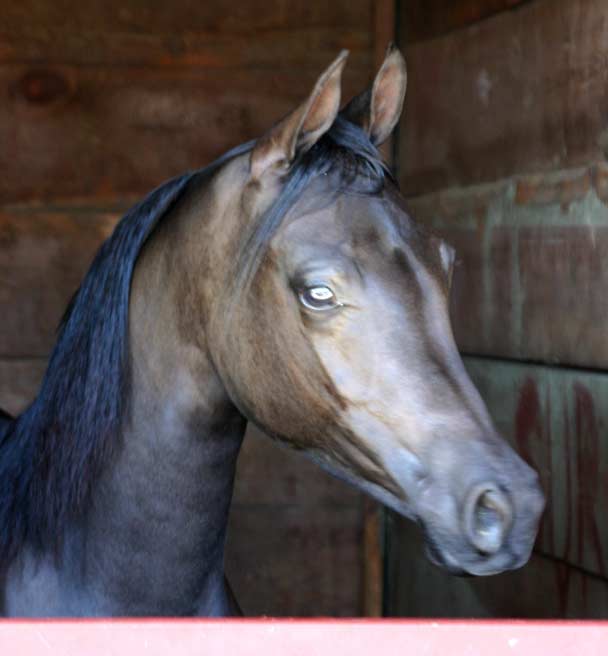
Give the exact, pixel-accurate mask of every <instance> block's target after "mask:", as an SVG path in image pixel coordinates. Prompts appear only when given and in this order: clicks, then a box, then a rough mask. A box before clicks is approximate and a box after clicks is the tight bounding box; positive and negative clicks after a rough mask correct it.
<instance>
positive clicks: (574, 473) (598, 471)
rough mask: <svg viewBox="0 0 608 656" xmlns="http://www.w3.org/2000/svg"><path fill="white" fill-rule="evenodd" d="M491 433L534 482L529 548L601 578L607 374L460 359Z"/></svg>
mask: <svg viewBox="0 0 608 656" xmlns="http://www.w3.org/2000/svg"><path fill="white" fill-rule="evenodd" d="M465 364H466V366H467V369H468V370H469V372H470V374H471V377H472V379H473V382H474V383H475V384H476V385H477V387H478V389H479V391H480V392H481V395H482V396H483V397H484V399H485V401H486V403H487V404H488V407H489V410H490V414H491V415H492V417H493V419H494V421H495V423H496V425H497V427H498V429H499V431H500V432H501V434H502V435H503V436H505V438H507V439H508V440H509V442H510V443H511V444H512V445H513V447H514V448H515V449H516V450H517V451H518V452H519V453H520V454H521V455H522V457H523V458H524V459H525V460H526V461H528V462H529V463H530V464H531V465H532V466H533V467H534V468H535V469H536V470H537V471H538V472H539V474H540V478H541V484H542V487H543V489H544V491H545V494H546V495H547V507H546V510H545V514H544V517H543V522H542V528H541V532H540V536H539V539H538V541H537V548H538V549H539V550H540V551H542V552H543V553H545V554H548V555H551V556H553V557H555V558H558V559H560V560H563V561H565V562H568V563H571V564H573V565H576V566H579V567H582V568H584V569H585V570H587V571H588V572H593V573H595V574H598V575H601V576H603V577H608V523H607V522H606V517H607V516H608V443H606V441H605V440H604V439H603V436H604V434H605V432H606V428H607V427H608V374H606V373H590V372H584V371H578V370H575V369H560V368H552V367H543V366H536V365H526V364H522V363H509V362H499V361H492V360H489V359H480V358H466V359H465Z"/></svg>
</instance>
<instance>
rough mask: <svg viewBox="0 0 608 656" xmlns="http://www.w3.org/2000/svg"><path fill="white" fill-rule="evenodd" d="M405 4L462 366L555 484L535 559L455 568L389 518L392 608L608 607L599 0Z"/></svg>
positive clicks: (416, 102) (403, 156)
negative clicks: (497, 569)
mask: <svg viewBox="0 0 608 656" xmlns="http://www.w3.org/2000/svg"><path fill="white" fill-rule="evenodd" d="M447 4H448V3H443V2H440V1H439V0H430V1H427V2H401V3H400V6H401V14H400V15H401V21H400V25H399V30H400V34H401V39H402V42H403V44H404V45H405V51H406V57H407V60H408V70H409V80H408V99H407V105H406V116H405V120H404V121H403V123H402V129H401V134H400V140H399V145H398V151H399V156H398V163H399V169H400V179H401V183H402V186H403V189H404V190H405V192H406V194H407V196H408V197H409V205H410V208H411V211H412V214H413V215H414V216H416V217H417V218H419V219H421V220H424V221H426V222H427V223H429V224H430V225H432V226H433V227H434V228H435V229H436V230H437V232H439V233H441V234H442V235H444V236H445V237H446V238H447V239H448V240H449V241H450V242H451V243H452V244H453V245H454V246H456V248H457V250H458V265H457V267H456V274H455V280H454V292H453V299H452V314H453V321H454V328H455V333H456V337H457V341H458V344H459V347H460V348H461V350H462V351H463V353H464V354H465V356H466V357H465V362H466V365H467V367H468V369H469V371H470V373H471V375H472V378H473V380H474V381H475V382H476V384H477V385H478V387H479V389H480V391H481V392H482V395H483V396H484V397H485V399H486V401H487V402H488V405H489V408H490V410H491V412H492V414H493V416H494V418H495V420H496V423H497V425H498V427H499V428H500V429H501V431H502V432H503V434H504V435H505V436H506V437H507V438H508V439H509V440H510V441H511V442H512V444H513V445H514V446H515V448H516V449H518V450H519V452H520V453H521V454H522V455H523V456H524V457H525V458H526V459H527V460H528V461H529V462H530V463H531V464H532V465H533V466H534V467H535V468H536V469H537V470H538V471H539V472H540V475H541V480H542V483H543V487H544V489H545V491H546V493H547V495H548V502H549V503H548V507H547V510H546V512H545V516H544V521H543V525H542V530H541V533H540V536H539V539H538V541H537V545H536V554H535V556H534V559H533V561H532V562H531V563H530V564H529V565H528V566H527V567H525V568H524V569H522V570H520V571H519V572H515V573H511V574H506V575H502V576H499V577H494V578H490V579H482V580H479V579H478V580H474V579H467V580H457V579H453V578H450V577H447V576H446V575H444V574H442V573H441V572H440V571H439V570H437V569H436V568H433V567H432V566H431V565H429V564H427V563H426V562H425V561H424V559H423V557H422V556H421V548H420V545H419V544H417V542H416V541H417V540H418V536H417V534H416V532H415V530H412V528H411V527H410V526H409V525H407V524H406V523H404V522H401V521H399V520H398V519H397V518H392V519H391V529H390V531H389V535H390V554H389V562H390V566H389V575H388V577H387V580H388V581H389V582H390V590H389V594H388V609H389V612H390V613H391V614H402V615H435V616H496V615H499V616H500V615H502V616H523V617H608V520H607V518H608V441H607V430H608V371H607V370H608V294H607V293H606V288H607V287H608V165H607V164H606V157H607V156H608V3H606V2H604V1H603V0H529V1H527V2H524V1H519V2H518V1H517V0H492V1H490V0H486V1H485V2H484V1H483V0H455V1H454V2H451V3H449V5H450V8H449V9H448V8H447V7H446V5H447Z"/></svg>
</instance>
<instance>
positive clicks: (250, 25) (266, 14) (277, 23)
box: [0, 0, 375, 47]
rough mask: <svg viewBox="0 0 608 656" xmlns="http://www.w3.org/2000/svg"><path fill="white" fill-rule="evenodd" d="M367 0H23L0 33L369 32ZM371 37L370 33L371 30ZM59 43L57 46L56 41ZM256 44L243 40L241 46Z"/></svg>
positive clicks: (10, 10)
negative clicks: (229, 0)
mask: <svg viewBox="0 0 608 656" xmlns="http://www.w3.org/2000/svg"><path fill="white" fill-rule="evenodd" d="M374 4H375V3H373V2H371V0H364V1H360V0H359V1H355V2H352V1H349V0H335V1H334V2H331V3H327V2H309V1H304V0H296V1H295V2H294V0H264V2H255V1H253V2H239V3H235V4H234V6H231V7H230V10H229V11H228V10H227V8H226V5H225V3H224V2H223V1H222V0H207V1H206V2H204V3H199V2H197V1H196V0H176V1H175V2H172V3H171V4H167V3H164V2H159V1H158V0H153V1H151V2H139V1H136V2H133V1H131V2H124V0H106V2H104V3H98V2H95V1H94V0H83V1H82V2H79V3H76V2H73V0H57V1H56V2H52V3H48V2H45V1H44V0H24V1H23V2H20V3H12V4H8V5H6V6H3V7H2V25H1V27H0V35H2V36H5V35H10V34H27V33H29V32H30V31H32V32H34V31H40V32H44V31H51V30H53V29H56V30H62V31H66V32H70V33H72V34H74V35H76V34H78V33H83V32H94V33H106V34H110V35H114V34H125V33H131V34H133V35H138V34H165V35H170V34H176V33H184V32H185V33H188V34H196V33H200V34H205V33H212V34H228V35H242V36H245V35H255V36H256V37H258V36H260V35H263V34H264V33H265V32H269V31H285V30H294V29H297V28H299V27H301V28H306V29H309V30H312V29H315V28H318V27H319V26H324V27H328V28H333V29H336V30H344V31H347V30H352V29H366V30H367V31H369V28H370V23H371V18H372V11H373V5H374ZM370 37H371V34H370ZM55 45H56V46H57V47H61V44H55ZM245 45H247V47H255V44H251V43H247V44H243V46H245Z"/></svg>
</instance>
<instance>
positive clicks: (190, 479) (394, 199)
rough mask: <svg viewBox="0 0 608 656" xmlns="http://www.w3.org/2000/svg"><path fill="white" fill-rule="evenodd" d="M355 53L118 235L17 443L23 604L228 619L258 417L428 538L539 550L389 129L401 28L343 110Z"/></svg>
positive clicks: (1, 533) (398, 90)
mask: <svg viewBox="0 0 608 656" xmlns="http://www.w3.org/2000/svg"><path fill="white" fill-rule="evenodd" d="M347 54H348V53H347V52H346V51H343V52H341V53H340V55H339V56H338V57H337V59H336V60H335V61H334V62H333V63H332V64H331V65H330V66H329V67H328V68H327V69H326V70H325V71H324V73H323V74H322V75H321V76H320V77H319V78H318V80H317V82H316V84H315V85H314V87H313V89H312V91H311V92H310V93H309V95H308V96H307V98H306V99H305V100H304V101H303V102H302V103H301V104H300V105H299V106H297V107H296V108H295V109H294V110H293V111H292V112H291V113H290V114H288V115H287V116H286V117H285V118H283V119H282V120H281V121H279V122H278V123H277V124H275V125H274V127H272V128H271V129H270V130H269V131H268V132H266V133H265V134H264V135H262V136H261V137H260V138H258V139H256V140H254V141H251V142H248V143H246V144H242V145H240V146H237V147H236V148H234V149H233V150H231V151H229V152H228V153H226V154H225V155H224V156H222V157H220V158H219V159H218V160H217V161H216V162H214V163H213V164H211V165H209V166H207V167H206V168H203V169H200V170H198V171H194V172H190V173H186V174H184V175H182V176H179V177H177V178H174V179H172V180H170V181H168V182H166V183H165V184H163V185H162V186H160V187H159V188H157V189H156V190H154V191H152V192H151V193H150V194H149V195H148V196H147V197H146V198H145V199H144V200H143V201H141V202H140V203H139V204H138V205H136V206H135V207H134V208H133V209H131V210H130V211H129V212H128V213H127V214H126V215H125V216H124V217H123V219H122V220H121V221H120V222H119V223H118V225H117V227H116V229H115V230H114V232H113V233H112V235H111V236H110V237H109V238H108V240H107V241H106V242H105V243H104V244H103V245H102V246H101V248H100V250H99V252H98V253H97V255H96V257H95V258H94V260H93V263H92V265H91V268H90V270H89V271H88V273H87V274H86V276H85V277H84V279H83V281H82V283H81V285H80V288H79V289H78V291H77V293H76V294H75V295H74V297H73V299H72V301H71V302H70V304H69V306H68V309H67V311H66V313H65V315H64V317H63V320H62V323H61V326H60V330H59V334H58V338H57V342H56V345H55V347H54V350H53V352H52V355H51V357H50V360H49V365H48V369H47V371H46V374H45V376H44V379H43V382H42V385H41V388H40V391H39V393H38V395H37V397H36V398H35V399H34V401H33V402H32V404H31V405H30V406H29V407H28V408H27V409H26V410H25V412H23V414H21V415H20V416H18V417H16V418H15V419H9V418H4V419H3V421H2V428H1V429H0V431H1V438H0V564H1V567H0V568H1V569H2V576H3V582H2V590H1V593H0V598H1V600H2V601H1V602H0V603H1V604H2V612H3V613H4V614H5V615H7V616H46V617H51V616H55V617H56V616H192V615H194V616H226V615H233V614H238V613H239V607H238V604H237V602H236V600H235V598H234V595H233V594H232V592H231V590H230V586H229V584H228V582H227V580H226V577H225V574H224V542H225V535H226V524H227V518H228V513H229V507H230V500H231V494H232V489H233V480H234V474H235V463H236V459H237V455H238V453H239V448H240V446H241V442H242V439H243V434H244V430H245V426H246V422H247V421H250V422H253V423H254V424H255V425H257V426H258V427H259V428H261V429H262V430H263V431H264V432H265V433H266V434H268V435H269V436H270V437H271V438H273V439H276V440H279V441H280V442H282V443H284V444H287V445H289V446H291V447H293V448H295V449H297V450H299V451H301V452H302V453H303V454H305V455H306V456H307V457H309V458H312V459H313V460H314V461H316V462H317V463H318V464H319V465H320V466H321V467H323V468H325V469H327V470H328V471H329V472H331V473H332V474H334V475H335V476H337V477H339V478H341V479H343V480H344V481H346V482H348V483H350V484H353V485H355V486H356V487H358V488H359V489H361V490H363V491H364V492H366V493H368V494H370V495H371V496H372V497H374V498H376V499H377V500H379V501H380V502H382V503H383V504H385V505H386V506H388V507H389V508H392V509H393V510H395V511H396V512H397V513H400V514H401V515H403V516H405V517H408V518H410V519H412V520H414V521H416V522H418V523H419V524H420V526H421V528H422V530H423V531H424V534H425V536H426V543H427V552H428V556H429V557H430V558H431V560H432V561H433V562H435V563H436V564H437V565H439V566H441V567H444V568H445V569H446V570H447V571H449V572H452V573H454V574H465V575H490V574H495V573H498V572H501V571H504V570H508V569H512V568H516V567H521V566H522V565H524V564H525V563H526V561H527V560H528V558H529V557H530V553H531V550H532V547H533V543H534V540H535V536H536V531H537V526H538V522H539V517H540V515H541V512H542V509H543V505H544V497H543V493H542V491H541V489H540V487H539V482H538V476H537V474H536V472H534V471H533V470H532V469H531V468H530V467H529V466H528V465H527V464H526V463H525V462H524V461H523V460H522V459H521V458H520V457H519V456H518V455H517V454H516V453H515V452H514V451H513V450H512V449H511V448H510V447H509V446H508V445H507V443H506V442H505V441H504V440H503V439H502V438H501V437H500V436H499V434H498V433H497V431H496V429H495V427H494V425H493V423H492V420H491V418H490V416H489V413H488V411H487V409H486V407H485V405H484V403H483V401H482V399H481V398H480V396H479V394H478V392H477V390H476V389H475V387H474V385H473V384H472V382H471V380H470V379H469V377H468V375H467V373H466V371H465V368H464V365H463V363H462V360H461V358H460V355H459V353H458V350H457V347H456V345H455V342H454V338H453V336H452V331H451V327H450V321H449V313H448V297H449V290H450V285H451V276H452V270H453V265H454V251H453V249H452V248H451V247H450V246H449V245H448V244H447V243H445V242H443V241H442V240H441V239H440V238H439V237H437V236H435V235H433V234H432V233H431V232H430V231H428V230H427V229H426V228H425V227H424V226H423V225H419V224H417V223H416V222H415V221H414V220H413V219H412V218H411V217H410V215H409V214H408V211H407V208H406V204H405V201H404V198H403V197H402V195H401V194H400V192H399V189H398V185H397V182H396V181H395V179H394V178H393V176H392V174H391V172H390V170H389V168H388V167H387V165H386V164H385V162H384V161H383V159H382V157H381V155H380V152H379V150H378V147H379V146H380V145H381V144H382V143H383V142H384V141H385V140H386V139H387V138H388V137H389V135H390V134H391V132H392V130H393V128H394V127H395V126H396V124H397V122H398V120H399V117H400V115H401V111H402V107H403V103H404V97H405V89H406V80H407V76H406V68H405V61H404V59H403V57H402V55H401V53H400V52H399V50H398V49H396V48H395V47H394V46H390V47H389V49H388V51H387V54H386V57H385V59H384V62H383V64H382V65H381V67H380V69H379V71H378V73H377V75H376V77H375V78H374V80H373V83H372V84H371V86H370V87H369V88H368V89H366V90H365V91H364V92H362V93H361V94H360V95H359V96H356V97H355V98H354V99H352V100H351V101H350V102H349V103H348V104H346V105H345V106H344V107H343V108H342V109H341V74H342V70H343V68H344V65H345V62H346V58H347Z"/></svg>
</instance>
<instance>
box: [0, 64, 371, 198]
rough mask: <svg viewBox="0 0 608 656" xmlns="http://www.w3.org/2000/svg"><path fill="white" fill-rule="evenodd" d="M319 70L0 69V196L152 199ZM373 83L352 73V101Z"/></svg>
mask: <svg viewBox="0 0 608 656" xmlns="http://www.w3.org/2000/svg"><path fill="white" fill-rule="evenodd" d="M329 61H330V60H328V62H329ZM321 70H322V68H318V67H304V68H300V69H297V72H296V73H294V71H293V70H289V71H283V72H280V71H274V70H272V71H271V70H268V71H263V70H248V69H236V70H234V71H231V72H230V74H229V75H228V76H227V75H226V72H225V71H221V70H213V69H212V70H207V69H204V68H196V69H194V68H193V69H181V68H179V69H174V68H162V67H157V68H154V67H141V68H135V67H101V68H100V67H75V66H62V67H51V68H48V67H47V68H42V69H36V70H33V69H31V68H29V67H26V66H19V65H14V66H3V67H0V88H5V89H6V90H7V94H6V96H5V102H2V103H0V143H2V144H4V146H3V148H2V149H1V150H0V168H1V169H2V171H3V172H4V175H3V176H2V178H1V179H0V198H1V199H2V200H3V202H4V203H14V202H23V201H27V202H34V201H35V202H39V203H49V202H57V201H58V200H59V201H65V200H73V199H83V198H84V199H87V200H88V201H89V202H91V201H92V200H93V199H94V201H95V202H104V203H107V202H116V200H117V199H118V200H121V199H122V198H124V196H125V195H129V196H133V195H134V194H139V195H142V194H145V193H146V192H148V191H150V190H151V189H153V188H154V187H156V186H157V185H158V184H160V183H161V182H163V181H164V180H166V179H167V178H169V177H172V176H174V175H177V174H180V173H183V172H185V171H188V170H190V169H196V168H200V167H202V166H205V165H207V164H209V163H210V162H211V161H213V160H214V159H216V158H217V157H218V156H220V155H221V154H223V153H224V152H225V151H227V150H228V149H229V148H230V147H232V146H236V145H237V144H240V143H243V142H245V141H248V140H250V139H253V138H255V137H258V136H260V135H261V134H263V133H264V132H265V131H266V130H268V129H269V128H270V127H271V126H272V124H273V123H274V122H275V121H276V120H278V119H279V118H280V117H282V116H284V115H285V114H286V113H288V112H289V111H290V110H291V109H292V108H293V107H295V106H296V105H297V103H298V102H300V101H301V100H302V98H303V97H305V95H306V94H307V93H308V91H309V89H310V88H312V85H313V84H314V82H315V80H316V78H317V76H318V75H319V73H320V72H321ZM367 81H368V69H367V68H366V69H365V70H364V71H362V70H360V69H357V68H354V67H350V68H347V70H346V71H345V97H347V95H346V94H349V93H350V94H351V95H352V94H353V93H355V92H356V91H359V90H360V88H362V87H364V86H365V85H366V84H367Z"/></svg>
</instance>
